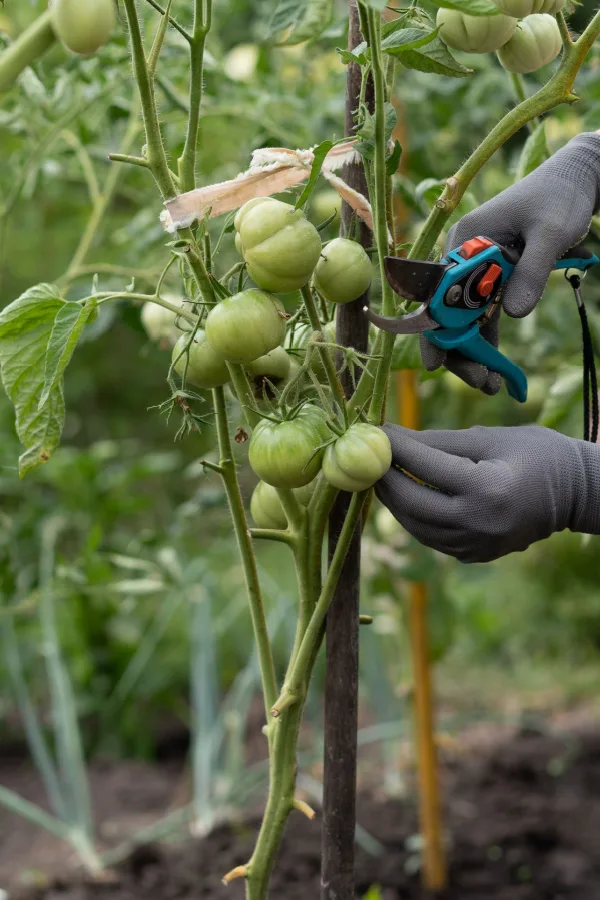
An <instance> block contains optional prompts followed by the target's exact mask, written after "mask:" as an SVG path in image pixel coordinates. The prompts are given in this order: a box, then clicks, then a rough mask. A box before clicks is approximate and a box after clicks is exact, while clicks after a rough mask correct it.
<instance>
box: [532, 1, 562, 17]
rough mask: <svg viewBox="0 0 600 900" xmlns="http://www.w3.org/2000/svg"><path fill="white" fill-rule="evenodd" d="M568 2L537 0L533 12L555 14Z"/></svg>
mask: <svg viewBox="0 0 600 900" xmlns="http://www.w3.org/2000/svg"><path fill="white" fill-rule="evenodd" d="M566 2H567V0H535V2H534V7H533V12H534V13H548V15H550V16H555V15H556V14H557V13H559V12H560V11H561V10H563V9H564V8H565V4H566Z"/></svg>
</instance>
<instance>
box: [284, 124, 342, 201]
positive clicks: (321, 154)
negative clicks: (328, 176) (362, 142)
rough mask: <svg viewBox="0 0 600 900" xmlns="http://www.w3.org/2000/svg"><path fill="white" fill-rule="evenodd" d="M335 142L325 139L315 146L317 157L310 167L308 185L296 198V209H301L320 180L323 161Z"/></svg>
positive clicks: (314, 151)
mask: <svg viewBox="0 0 600 900" xmlns="http://www.w3.org/2000/svg"><path fill="white" fill-rule="evenodd" d="M344 140H346V139H344ZM333 144H334V142H333V141H323V142H322V143H321V144H319V146H318V147H315V149H314V150H313V153H314V155H315V158H314V159H313V163H312V166H311V167H310V176H309V179H308V182H307V185H306V187H305V188H304V190H303V191H302V193H301V194H300V196H299V197H298V199H297V200H296V209H301V208H302V207H303V206H304V204H305V203H306V201H307V200H308V198H309V197H310V195H311V194H312V192H313V190H314V187H315V185H316V183H317V181H318V180H319V175H320V174H321V169H322V168H323V161H324V160H325V157H326V156H327V154H328V153H329V151H330V150H331V148H332V147H333Z"/></svg>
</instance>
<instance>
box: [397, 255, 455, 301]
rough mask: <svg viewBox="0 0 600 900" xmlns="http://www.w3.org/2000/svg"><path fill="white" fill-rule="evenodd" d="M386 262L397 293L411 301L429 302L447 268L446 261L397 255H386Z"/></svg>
mask: <svg viewBox="0 0 600 900" xmlns="http://www.w3.org/2000/svg"><path fill="white" fill-rule="evenodd" d="M384 262H385V274H386V275H387V280H388V281H389V283H390V284H391V286H392V287H393V289H394V290H395V292H396V293H397V294H400V296H401V297H404V299H405V300H410V301H411V303H428V302H429V301H430V300H431V298H432V297H433V295H434V294H435V290H436V288H437V286H438V284H439V283H440V281H441V280H442V278H443V276H444V273H445V271H446V269H447V266H446V265H445V264H444V263H434V262H423V261H422V260H418V259H400V258H399V257H397V256H386V258H385V260H384Z"/></svg>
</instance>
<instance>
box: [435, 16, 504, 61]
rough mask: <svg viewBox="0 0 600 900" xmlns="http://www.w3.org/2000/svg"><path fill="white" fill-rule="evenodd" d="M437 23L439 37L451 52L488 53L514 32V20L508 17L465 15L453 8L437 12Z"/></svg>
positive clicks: (498, 47)
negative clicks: (451, 49) (452, 50)
mask: <svg viewBox="0 0 600 900" xmlns="http://www.w3.org/2000/svg"><path fill="white" fill-rule="evenodd" d="M436 23H437V25H438V27H439V29H440V37H441V38H442V39H443V40H444V41H445V42H446V43H447V44H448V46H449V47H452V48H453V49H454V50H464V52H465V53H490V52H491V51H493V50H499V49H500V47H502V46H503V44H505V43H506V42H507V41H508V40H510V38H511V37H512V36H513V34H514V33H515V29H516V27H517V20H516V19H514V18H512V17H511V16H503V15H497V16H468V15H466V14H465V13H461V12H458V11H457V10H455V9H441V8H440V9H438V13H437V18H436Z"/></svg>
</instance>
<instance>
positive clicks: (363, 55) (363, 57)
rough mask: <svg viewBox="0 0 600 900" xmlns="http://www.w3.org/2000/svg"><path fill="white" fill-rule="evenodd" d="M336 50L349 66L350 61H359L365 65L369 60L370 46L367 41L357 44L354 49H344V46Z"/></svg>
mask: <svg viewBox="0 0 600 900" xmlns="http://www.w3.org/2000/svg"><path fill="white" fill-rule="evenodd" d="M336 51H337V52H338V53H339V54H340V59H341V61H342V62H343V63H344V65H345V66H347V65H348V64H349V63H358V65H359V66H364V65H365V64H366V63H368V61H369V55H370V51H369V46H368V44H367V42H366V41H363V42H362V43H361V44H357V45H356V47H355V48H354V50H344V49H343V48H342V47H336Z"/></svg>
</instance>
